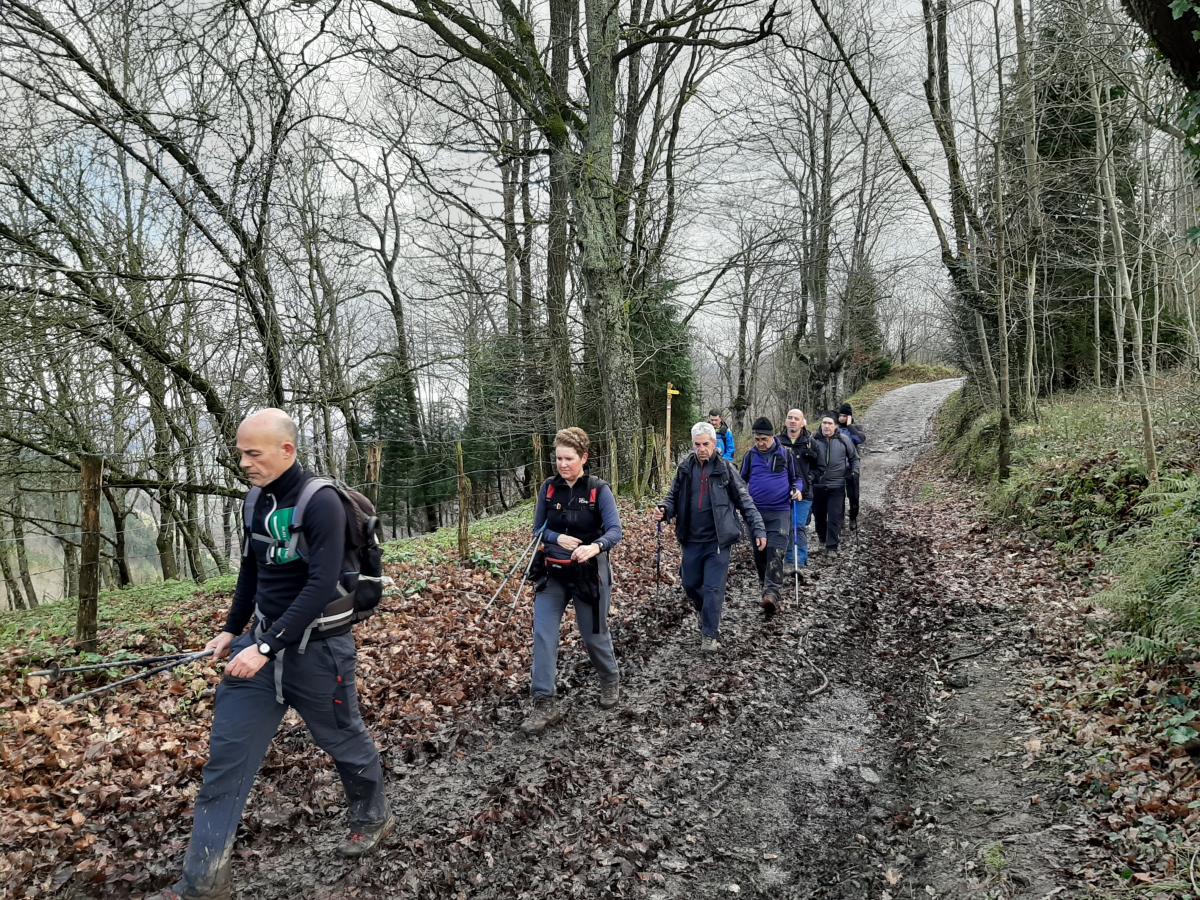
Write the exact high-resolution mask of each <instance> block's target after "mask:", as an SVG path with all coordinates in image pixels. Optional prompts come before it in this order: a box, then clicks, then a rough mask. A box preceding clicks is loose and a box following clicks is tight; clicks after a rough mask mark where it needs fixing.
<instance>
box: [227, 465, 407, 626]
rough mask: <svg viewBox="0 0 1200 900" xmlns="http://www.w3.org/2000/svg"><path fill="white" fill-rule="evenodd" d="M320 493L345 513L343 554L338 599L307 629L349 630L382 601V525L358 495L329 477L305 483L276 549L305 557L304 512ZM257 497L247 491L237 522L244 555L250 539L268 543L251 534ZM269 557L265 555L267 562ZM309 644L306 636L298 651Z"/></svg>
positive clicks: (368, 503) (257, 493) (258, 493)
mask: <svg viewBox="0 0 1200 900" xmlns="http://www.w3.org/2000/svg"><path fill="white" fill-rule="evenodd" d="M321 488H332V489H333V490H334V491H336V492H337V495H338V497H339V498H340V499H341V501H342V508H343V509H345V511H346V550H345V556H344V557H343V562H342V577H341V579H340V580H339V581H338V596H337V597H336V598H335V599H333V600H331V601H330V602H329V604H328V605H327V606H326V607H325V609H324V610H323V611H322V612H321V615H320V616H318V617H317V618H316V620H315V621H314V622H313V623H312V625H310V626H309V629H308V630H309V632H311V631H312V630H313V629H316V630H318V631H329V630H331V629H333V628H339V627H341V626H344V625H348V624H349V625H352V624H354V623H355V622H361V621H363V619H367V618H370V617H371V616H372V615H373V614H374V613H375V610H376V609H378V607H379V601H380V600H381V599H382V598H383V585H384V579H385V576H384V574H383V547H382V546H381V545H382V541H381V538H382V536H383V526H382V524H381V523H380V521H379V517H378V516H376V515H375V506H374V504H372V503H371V501H370V500H368V499H367V498H366V497H365V496H364V495H363V494H360V493H359V492H358V491H356V490H354V489H353V488H351V487H349V486H348V485H346V484H343V483H342V482H340V481H334V480H333V479H330V478H322V477H319V476H318V477H316V478H310V479H309V480H308V481H307V482H305V484H304V487H303V488H301V490H300V496H299V497H298V498H297V499H296V505H295V506H294V507H293V508H292V525H291V534H290V535H289V536H288V540H287V541H277V542H276V543H277V544H278V545H279V548H280V549H283V548H286V549H287V550H289V551H290V552H291V553H292V554H297V553H298V554H299V555H300V557H301V558H303V557H304V555H305V550H306V546H305V540H304V533H303V531H302V530H301V529H302V527H303V525H304V512H305V510H306V509H307V508H308V503H309V501H310V500H312V498H313V495H314V494H315V493H316V492H317V491H319V490H320V489H321ZM260 496H262V489H261V488H257V487H255V488H251V489H250V492H249V493H248V494H246V500H245V504H244V505H243V507H242V520H243V522H244V524H245V531H246V547H245V550H244V553H245V554H247V555H248V554H249V552H250V541H251V539H256V540H269V539H268V538H266V537H264V536H261V535H252V534H251V531H250V529H251V526H252V523H253V521H254V509H255V507H256V506H257V505H258V499H259V497H260ZM270 557H271V554H268V560H270ZM307 643H308V635H307V634H306V635H305V638H304V640H303V641H302V642H301V646H303V645H304V644H307Z"/></svg>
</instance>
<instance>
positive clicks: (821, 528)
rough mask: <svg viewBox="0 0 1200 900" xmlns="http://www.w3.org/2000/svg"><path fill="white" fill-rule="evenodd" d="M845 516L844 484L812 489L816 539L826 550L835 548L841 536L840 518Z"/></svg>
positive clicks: (820, 486)
mask: <svg viewBox="0 0 1200 900" xmlns="http://www.w3.org/2000/svg"><path fill="white" fill-rule="evenodd" d="M845 516H846V485H845V484H839V485H838V486H837V487H824V486H823V485H817V486H816V488H814V489H813V521H814V522H815V523H816V526H817V539H818V540H819V541H820V542H821V543H822V544H824V545H825V549H826V550H836V549H837V548H838V541H839V540H840V539H841V536H842V520H843V519H844V518H845Z"/></svg>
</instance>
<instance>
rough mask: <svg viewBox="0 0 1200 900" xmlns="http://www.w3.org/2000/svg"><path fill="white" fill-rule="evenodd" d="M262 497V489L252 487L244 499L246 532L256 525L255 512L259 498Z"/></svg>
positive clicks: (243, 517)
mask: <svg viewBox="0 0 1200 900" xmlns="http://www.w3.org/2000/svg"><path fill="white" fill-rule="evenodd" d="M261 496H262V488H260V487H252V488H250V490H249V491H247V492H246V496H245V497H244V498H243V499H242V524H243V525H244V526H245V528H246V530H247V531H249V530H250V527H251V526H252V525H253V524H254V510H255V509H256V508H257V507H258V498H259V497H261Z"/></svg>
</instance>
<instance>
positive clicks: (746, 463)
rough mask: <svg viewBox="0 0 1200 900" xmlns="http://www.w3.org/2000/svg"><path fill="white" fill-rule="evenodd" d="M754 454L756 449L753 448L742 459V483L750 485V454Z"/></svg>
mask: <svg viewBox="0 0 1200 900" xmlns="http://www.w3.org/2000/svg"><path fill="white" fill-rule="evenodd" d="M753 452H754V448H753V447H751V448H750V449H749V450H747V451H746V455H745V456H743V457H742V468H741V471H740V473H739V474H740V475H741V476H742V481H744V482H746V484H749V483H750V454H751V453H753Z"/></svg>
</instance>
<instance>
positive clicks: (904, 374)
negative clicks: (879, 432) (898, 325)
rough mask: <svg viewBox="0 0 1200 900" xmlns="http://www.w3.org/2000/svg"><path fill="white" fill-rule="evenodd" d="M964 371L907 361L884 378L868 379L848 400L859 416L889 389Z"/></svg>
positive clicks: (938, 379) (934, 379)
mask: <svg viewBox="0 0 1200 900" xmlns="http://www.w3.org/2000/svg"><path fill="white" fill-rule="evenodd" d="M960 375H962V372H960V371H958V370H957V369H954V368H951V367H950V366H940V365H934V364H932V363H905V364H904V365H902V366H894V367H892V368H891V369H890V370H889V371H888V373H887V374H886V375H884V376H883V377H882V378H880V379H877V380H874V381H868V382H867V383H866V384H864V385H863V386H862V387H860V388H859V389H858V390H857V391H855V392H854V393H853V394H852V395H851V396H850V399H849V400H848V401H847V402H848V403H849V404H850V405H851V406H853V407H854V416H855V418H859V417H861V416H863V415H865V414H866V412H867V410H868V409H870V408H871V406H872V404H874V403H875V401H876V400H878V399H879V398H880V397H882V396H883V395H884V394H886V393H887V392H888V391H894V390H895V389H896V388H901V387H905V386H906V385H910V384H923V383H925V382H927V381H942V380H943V379H945V378H957V377H959V376H960Z"/></svg>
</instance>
